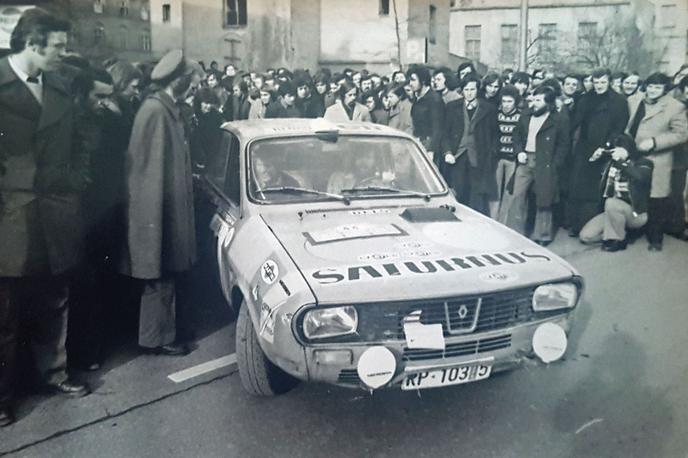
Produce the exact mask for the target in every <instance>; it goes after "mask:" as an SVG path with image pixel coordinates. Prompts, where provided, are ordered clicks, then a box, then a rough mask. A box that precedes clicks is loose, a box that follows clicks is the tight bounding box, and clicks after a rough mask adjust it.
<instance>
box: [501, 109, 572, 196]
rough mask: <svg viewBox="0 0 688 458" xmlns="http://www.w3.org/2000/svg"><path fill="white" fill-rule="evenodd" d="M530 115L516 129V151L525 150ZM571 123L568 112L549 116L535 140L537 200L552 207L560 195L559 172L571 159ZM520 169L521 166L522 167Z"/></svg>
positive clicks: (522, 117)
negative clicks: (567, 159) (566, 160)
mask: <svg viewBox="0 0 688 458" xmlns="http://www.w3.org/2000/svg"><path fill="white" fill-rule="evenodd" d="M530 118H531V115H530V114H526V115H525V116H521V119H519V121H518V124H517V125H516V128H515V129H514V137H513V138H514V151H515V152H516V153H517V154H518V153H520V152H522V151H525V147H526V142H527V140H528V126H529V124H530ZM570 144H571V142H570V140H569V122H568V116H567V115H566V114H565V113H557V112H554V113H550V114H549V116H548V117H547V119H546V120H545V122H544V124H542V127H540V130H539V131H538V133H537V136H536V137H535V183H534V185H533V186H534V189H535V200H536V203H537V206H538V207H550V206H552V204H553V203H554V202H555V201H556V200H557V198H558V195H559V171H560V170H561V167H562V165H563V164H564V160H565V159H566V157H567V156H568V153H569V146H570ZM519 167H522V166H521V165H519Z"/></svg>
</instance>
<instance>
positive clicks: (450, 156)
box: [444, 153, 456, 165]
mask: <svg viewBox="0 0 688 458" xmlns="http://www.w3.org/2000/svg"><path fill="white" fill-rule="evenodd" d="M444 162H446V163H447V164H452V165H453V164H456V158H455V157H454V155H453V154H452V153H444Z"/></svg>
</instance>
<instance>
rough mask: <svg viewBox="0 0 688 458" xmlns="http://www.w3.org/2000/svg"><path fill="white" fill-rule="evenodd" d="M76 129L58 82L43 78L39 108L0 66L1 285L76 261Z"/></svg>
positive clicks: (79, 161)
mask: <svg viewBox="0 0 688 458" xmlns="http://www.w3.org/2000/svg"><path fill="white" fill-rule="evenodd" d="M73 123H74V107H73V103H72V99H71V97H70V96H69V92H68V91H67V89H66V88H65V87H64V84H63V82H62V80H61V79H60V78H58V77H57V75H54V74H51V73H49V72H48V73H45V74H44V75H43V105H42V106H41V105H40V104H39V103H38V102H37V101H36V99H35V98H34V97H33V95H32V94H31V92H30V91H29V89H28V88H27V87H26V85H25V84H24V83H23V82H22V81H20V80H19V79H18V78H17V76H16V74H15V73H14V72H13V71H12V69H11V67H10V65H9V61H8V58H7V57H5V58H3V59H0V161H1V163H2V167H0V277H23V276H29V275H48V274H58V273H62V272H65V271H67V270H69V269H71V268H73V267H74V266H75V265H76V264H77V263H78V262H79V261H80V258H81V254H82V224H81V214H80V202H79V192H81V191H82V190H83V189H84V188H85V187H86V185H87V184H88V156H85V155H83V154H82V152H81V151H79V150H78V149H76V148H73V136H72V130H73Z"/></svg>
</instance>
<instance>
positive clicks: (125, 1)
mask: <svg viewBox="0 0 688 458" xmlns="http://www.w3.org/2000/svg"><path fill="white" fill-rule="evenodd" d="M119 15H120V16H129V0H121V1H120V4H119Z"/></svg>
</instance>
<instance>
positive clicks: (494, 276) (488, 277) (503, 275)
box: [478, 271, 518, 283]
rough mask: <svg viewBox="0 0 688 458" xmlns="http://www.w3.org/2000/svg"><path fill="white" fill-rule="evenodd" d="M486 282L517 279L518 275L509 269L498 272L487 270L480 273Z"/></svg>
mask: <svg viewBox="0 0 688 458" xmlns="http://www.w3.org/2000/svg"><path fill="white" fill-rule="evenodd" d="M478 278H480V279H481V280H482V281H484V282H486V283H504V282H509V281H515V280H517V279H518V275H516V274H515V273H513V272H509V271H496V272H485V273H483V274H480V276H479V277H478Z"/></svg>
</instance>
